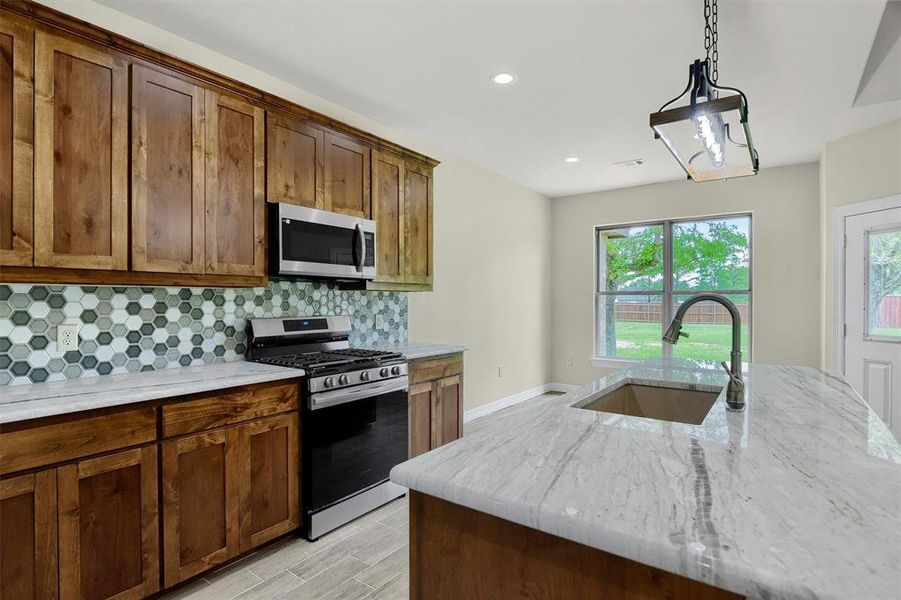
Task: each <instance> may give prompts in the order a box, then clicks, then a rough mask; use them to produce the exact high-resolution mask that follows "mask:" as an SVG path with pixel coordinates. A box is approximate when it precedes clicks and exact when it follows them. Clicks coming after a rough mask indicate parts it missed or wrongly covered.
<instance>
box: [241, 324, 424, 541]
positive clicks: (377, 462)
mask: <svg viewBox="0 0 901 600" xmlns="http://www.w3.org/2000/svg"><path fill="white" fill-rule="evenodd" d="M349 336H350V318H349V317H347V316H333V317H307V318H303V317H299V318H277V319H252V320H251V321H250V323H249V325H248V353H247V358H248V360H252V361H255V362H260V363H266V364H270V365H278V366H283V367H293V368H298V369H303V370H304V371H305V372H306V374H305V376H304V377H303V384H302V385H303V401H302V404H301V417H300V430H301V434H300V440H301V441H300V444H301V473H300V478H301V504H302V513H303V526H304V535H305V536H306V537H307V538H308V539H310V540H315V539H317V538H319V537H320V536H321V535H323V534H324V533H327V532H329V531H331V530H332V529H335V528H337V527H339V526H341V525H343V524H344V523H347V522H349V521H351V520H353V519H355V518H357V517H359V516H360V515H363V514H365V513H367V512H369V511H371V510H372V509H374V508H376V507H378V506H381V505H382V504H385V503H386V502H389V501H391V500H393V499H394V498H397V497H399V496H402V495H403V494H405V493H406V491H407V490H406V488H403V487H401V486H398V485H396V484H394V483H391V482H390V481H389V480H388V473H389V472H390V471H391V468H392V467H394V466H395V465H397V464H399V463H401V462H404V461H405V460H407V457H408V435H409V433H408V428H409V423H408V406H407V402H408V400H407V392H408V390H409V380H408V378H407V361H406V359H405V358H404V357H403V356H402V355H401V354H399V353H396V352H382V351H377V350H362V349H355V348H351V347H350V343H349V341H348V339H349Z"/></svg>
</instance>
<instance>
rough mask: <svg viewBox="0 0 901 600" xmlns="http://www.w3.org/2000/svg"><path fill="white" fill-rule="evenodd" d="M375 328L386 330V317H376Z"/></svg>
mask: <svg viewBox="0 0 901 600" xmlns="http://www.w3.org/2000/svg"><path fill="white" fill-rule="evenodd" d="M375 328H376V329H384V328H385V315H376V316H375Z"/></svg>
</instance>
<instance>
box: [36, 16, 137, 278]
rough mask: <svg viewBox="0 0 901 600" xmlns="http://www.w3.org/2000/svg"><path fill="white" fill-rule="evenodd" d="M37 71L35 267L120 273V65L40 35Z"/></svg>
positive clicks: (84, 47) (103, 54)
mask: <svg viewBox="0 0 901 600" xmlns="http://www.w3.org/2000/svg"><path fill="white" fill-rule="evenodd" d="M35 65H36V73H35V122H34V127H35V157H34V161H35V164H34V167H35V173H38V174H39V177H37V178H36V180H35V190H34V192H35V215H34V221H35V264H36V265H38V266H45V267H72V268H82V269H125V268H126V266H127V260H128V248H127V242H128V230H127V228H128V204H127V203H128V195H127V188H126V186H127V179H128V155H127V153H128V147H127V143H128V130H127V127H128V115H127V111H128V72H127V68H126V65H125V62H124V61H123V60H121V59H120V58H119V57H117V56H116V55H115V54H112V53H111V52H109V51H105V50H100V49H99V48H96V47H94V46H92V45H88V44H82V43H79V42H73V41H71V40H68V39H63V38H59V37H56V36H53V35H51V34H48V33H45V32H41V31H38V32H37V33H36V35H35Z"/></svg>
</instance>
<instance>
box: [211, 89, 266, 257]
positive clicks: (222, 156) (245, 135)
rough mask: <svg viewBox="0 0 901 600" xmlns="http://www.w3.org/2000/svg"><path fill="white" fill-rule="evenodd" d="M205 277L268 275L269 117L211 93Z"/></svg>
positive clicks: (260, 111) (245, 105) (247, 106)
mask: <svg viewBox="0 0 901 600" xmlns="http://www.w3.org/2000/svg"><path fill="white" fill-rule="evenodd" d="M206 119H207V123H206V259H207V265H206V272H207V273H222V274H228V275H265V273H266V265H265V262H264V259H265V256H264V247H263V243H264V239H263V236H264V229H263V228H264V220H265V214H264V213H265V197H264V180H263V177H264V153H263V139H264V129H263V122H264V113H263V109H262V108H257V107H255V106H253V105H251V104H248V103H247V102H244V101H243V100H239V99H237V98H234V97H231V96H225V95H223V94H217V93H214V92H211V91H207V92H206Z"/></svg>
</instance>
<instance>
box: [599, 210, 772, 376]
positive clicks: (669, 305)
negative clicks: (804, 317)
mask: <svg viewBox="0 0 901 600" xmlns="http://www.w3.org/2000/svg"><path fill="white" fill-rule="evenodd" d="M736 217H744V218H747V219H748V245H749V252H748V287H747V289H730V290H708V289H698V290H677V289H675V286H674V285H673V225H676V224H678V223H694V222H698V221H716V220H721V219H733V218H736ZM649 226H651V227H652V226H660V227H662V228H663V289H660V290H644V291H633V290H630V291H616V292H610V291H601V289H600V288H601V280H600V261H601V260H606V257H602V256H601V245H600V233H601V232H602V231H609V230H613V229H624V228H629V227H649ZM593 235H594V308H593V312H594V333H593V336H594V355H593V356H592V357H591V359H590V360H591V363H592V364H593V365H594V366H596V367H613V368H618V367H624V366H628V365H634V364H637V363H640V362H641V361H642V359H638V358H619V357H616V356H605V355H604V354H603V353H602V348H601V346H602V344H603V343H604V340H602V339H601V336H600V335H599V334H600V322H599V318H600V312H601V311H600V310H599V308H600V302H601V299H602V298H604V297H606V296H614V297H616V296H660V297H661V298H662V301H661V312H662V319H661V322H660V337H661V338H663V334H664V333H665V332H666V328H667V327H668V326H669V324H670V323H671V322H672V320H673V316H674V315H675V311H676V308H675V300H676V298H677V297H679V296H693V295H696V294H721V295H730V294H747V296H748V323H747V325H748V356H747V357H746V358H745V359H744V362H751V360H752V359H751V357H752V356H753V352H754V321H755V319H754V291H753V290H754V215H753V213H752V212H734V213H723V214H713V215H700V216H693V217H679V218H671V219H654V220H648V221H632V222H627V223H612V224H609V225H596V226H595V227H594V229H593ZM672 351H673V347H672V345H671V344H666V343H664V344H662V351H661V358H663V359H669V358H671V357H672Z"/></svg>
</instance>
